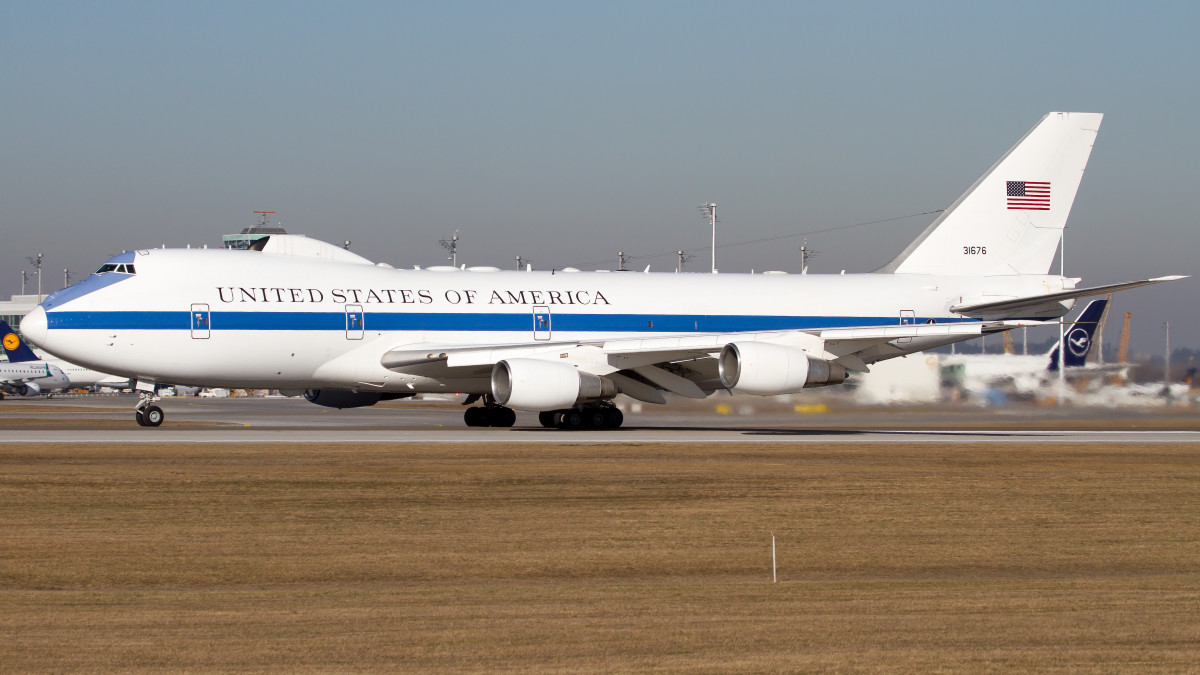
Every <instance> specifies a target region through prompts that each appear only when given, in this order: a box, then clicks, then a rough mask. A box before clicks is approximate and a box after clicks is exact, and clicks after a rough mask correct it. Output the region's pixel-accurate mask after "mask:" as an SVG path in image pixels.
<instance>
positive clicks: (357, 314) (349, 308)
mask: <svg viewBox="0 0 1200 675" xmlns="http://www.w3.org/2000/svg"><path fill="white" fill-rule="evenodd" d="M366 323H367V318H366V316H364V315H363V308H362V305H346V339H347V340H361V339H363V335H364V334H365V332H366V329H367V327H366Z"/></svg>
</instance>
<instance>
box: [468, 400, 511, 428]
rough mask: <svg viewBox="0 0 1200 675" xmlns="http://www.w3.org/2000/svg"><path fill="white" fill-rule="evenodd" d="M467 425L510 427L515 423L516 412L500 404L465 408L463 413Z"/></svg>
mask: <svg viewBox="0 0 1200 675" xmlns="http://www.w3.org/2000/svg"><path fill="white" fill-rule="evenodd" d="M463 419H464V420H466V422H467V426H469V427H511V426H512V425H514V424H516V423H517V413H515V412H513V409H512V408H505V407H504V406H502V405H489V406H484V407H482V408H467V410H466V412H465V413H463Z"/></svg>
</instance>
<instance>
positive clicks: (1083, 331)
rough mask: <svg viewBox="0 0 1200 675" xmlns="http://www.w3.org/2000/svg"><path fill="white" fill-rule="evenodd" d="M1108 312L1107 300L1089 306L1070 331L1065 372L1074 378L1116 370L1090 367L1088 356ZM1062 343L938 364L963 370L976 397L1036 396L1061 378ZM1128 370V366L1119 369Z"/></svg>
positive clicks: (949, 357)
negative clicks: (1003, 390) (1001, 393)
mask: <svg viewBox="0 0 1200 675" xmlns="http://www.w3.org/2000/svg"><path fill="white" fill-rule="evenodd" d="M1107 309H1108V301H1107V300H1093V301H1091V302H1090V303H1088V306H1087V307H1085V308H1084V310H1083V311H1082V312H1080V314H1079V318H1077V319H1075V321H1073V322H1072V323H1071V324H1070V326H1069V327H1068V328H1067V330H1066V342H1067V350H1066V351H1065V352H1064V353H1063V356H1062V360H1063V364H1064V365H1065V366H1066V370H1065V371H1064V372H1065V373H1066V374H1068V375H1069V376H1071V377H1073V376H1074V375H1078V374H1081V373H1091V374H1098V373H1101V372H1105V373H1108V372H1112V371H1113V370H1114V367H1112V366H1105V367H1103V368H1101V367H1098V366H1089V365H1088V364H1087V357H1088V354H1089V353H1090V352H1091V350H1092V345H1093V344H1094V342H1095V340H1094V338H1095V335H1096V331H1097V330H1098V329H1099V325H1100V321H1101V319H1102V318H1103V316H1104V312H1105V310H1107ZM1058 348H1059V345H1058V343H1055V344H1054V346H1053V347H1051V348H1050V351H1048V352H1046V353H1045V354H1037V355H1034V354H1029V355H1023V354H942V355H941V356H940V357H939V359H938V365H939V366H940V367H941V368H942V370H943V372H945V370H946V368H951V369H954V368H959V369H961V373H960V375H961V379H960V384H961V385H962V387H963V388H964V389H965V390H967V391H968V392H970V393H971V394H974V395H976V396H985V395H986V394H987V392H988V391H990V390H993V389H996V388H999V387H1011V388H1012V389H1013V390H1014V391H1015V392H1017V393H1019V394H1029V395H1032V394H1036V393H1038V392H1042V391H1045V389H1046V386H1047V385H1048V384H1049V383H1051V382H1052V381H1054V380H1055V379H1056V378H1057V373H1058V365H1059V355H1058ZM1117 367H1119V368H1125V367H1126V366H1125V365H1119V366H1117Z"/></svg>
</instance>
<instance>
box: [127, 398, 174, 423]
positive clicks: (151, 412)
mask: <svg viewBox="0 0 1200 675" xmlns="http://www.w3.org/2000/svg"><path fill="white" fill-rule="evenodd" d="M138 396H139V397H140V400H139V401H138V404H137V407H136V408H134V409H133V414H134V419H136V420H137V423H138V426H142V427H157V426H159V425H161V424H162V423H163V420H164V419H166V415H165V414H164V413H163V409H162V408H160V407H158V406H156V405H153V403H154V402H155V401H157V400H159V398H158V397H157V396H155V395H154V392H151V391H141V390H139V391H138Z"/></svg>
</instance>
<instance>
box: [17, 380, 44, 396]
mask: <svg viewBox="0 0 1200 675" xmlns="http://www.w3.org/2000/svg"><path fill="white" fill-rule="evenodd" d="M40 393H42V388H41V387H39V386H38V385H37V383H35V382H26V383H25V384H21V385H18V387H17V395H18V396H37V395H38V394H40Z"/></svg>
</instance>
